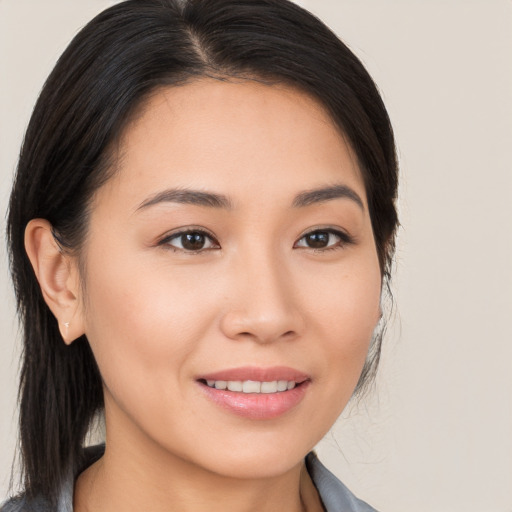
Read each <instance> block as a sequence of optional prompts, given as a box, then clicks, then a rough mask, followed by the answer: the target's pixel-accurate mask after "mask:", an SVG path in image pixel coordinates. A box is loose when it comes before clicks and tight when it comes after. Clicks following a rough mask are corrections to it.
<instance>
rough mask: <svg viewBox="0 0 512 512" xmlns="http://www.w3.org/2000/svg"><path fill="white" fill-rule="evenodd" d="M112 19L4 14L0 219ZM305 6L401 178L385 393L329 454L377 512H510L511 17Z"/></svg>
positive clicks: (7, 449)
mask: <svg viewBox="0 0 512 512" xmlns="http://www.w3.org/2000/svg"><path fill="white" fill-rule="evenodd" d="M113 3H115V2H112V1H106V0H87V1H86V2H85V1H83V2H82V1H76V0H75V1H70V0H46V1H44V2H42V1H40V0H0V210H1V211H2V212H5V209H6V206H7V198H8V194H9V189H10V184H11V179H12V174H13V171H14V168H15V163H16V157H17V153H18V150H19V146H20V144H21V140H22V137H23V132H24V129H25V127H26V124H27V122H28V119H29V116H30V112H31V109H32V107H33V104H34V102H35V99H36V96H37V94H38V92H39V90H40V88H41V86H42V84H43V82H44V79H45V78H46V76H47V75H48V73H49V72H50V70H51V68H52V66H53V64H54V62H55V60H56V59H57V58H58V56H59V55H60V53H61V52H62V51H63V50H64V48H65V46H66V45H67V43H68V42H69V41H70V39H71V38H72V37H73V35H74V34H75V33H76V32H77V31H78V29H79V28H80V27H81V26H83V25H84V23H85V22H87V21H88V20H89V19H90V18H91V17H92V16H93V15H94V14H96V13H97V12H99V11H100V10H101V9H103V8H104V7H106V6H108V5H111V4H113ZM298 3H300V4H301V5H303V6H305V7H306V8H308V9H310V10H312V11H313V12H314V13H316V14H317V15H318V16H319V17H320V18H321V19H323V20H324V21H326V22H327V24H328V25H329V26H330V27H331V28H333V29H334V30H335V31H336V32H337V33H338V34H339V35H340V36H341V38H342V39H343V40H344V41H345V42H346V43H347V44H348V45H349V46H350V47H351V48H352V50H353V51H354V52H355V53H356V54H357V55H358V56H359V57H360V58H361V59H362V60H363V62H364V63H365V65H366V66H367V68H368V69H369V71H370V73H371V74H372V75H373V77H374V79H375V81H376V82H377V84H378V85H379V87H380V90H381V91H382V94H383V96H384V100H385V102H386V104H387V107H388V110H389V112H390V115H391V118H392V122H393V124H394V127H395V132H396V137H397V142H398V148H399V155H400V161H401V173H402V183H401V193H400V201H399V210H400V216H401V222H402V228H401V231H400V236H399V246H398V251H397V258H396V260H397V263H396V276H395V280H394V296H395V302H396V313H395V320H394V322H393V323H392V324H391V325H390V326H389V333H388V334H389V335H388V337H387V339H386V344H385V346H384V352H383V361H382V366H381V369H380V373H379V377H378V381H377V387H376V390H375V391H374V392H373V394H372V395H371V396H370V397H369V398H367V399H366V400H365V401H363V402H361V403H359V404H356V405H354V406H352V407H349V408H348V410H347V411H346V412H345V413H344V414H343V415H342V418H341V419H340V420H339V421H338V424H337V426H336V427H335V428H334V429H333V432H332V434H330V435H329V436H328V437H327V438H326V440H324V441H323V442H322V443H321V444H320V445H319V447H318V451H319V454H320V456H321V458H322V459H323V461H324V462H325V463H326V464H327V465H328V466H329V467H330V468H331V469H332V471H333V472H335V473H336V474H337V475H338V476H339V477H340V478H342V480H343V481H344V482H345V483H346V484H347V485H348V486H349V487H350V488H351V489H352V490H353V491H354V492H355V493H356V494H358V495H360V496H361V497H363V498H364V499H365V500H366V501H368V502H369V503H371V504H372V505H373V506H375V507H376V508H378V509H379V510H382V511H383V512H385V511H390V512H391V511H393V512H410V511H415V512H443V511H450V512H459V511H460V512H511V511H512V364H511V361H512V336H511V327H510V325H511V319H512V200H511V195H512V149H511V148H512V2H510V1H509V0H429V1H428V2H427V1H420V0H302V1H300V2H298ZM0 227H1V229H2V232H4V230H5V220H4V214H3V213H2V215H1V217H0ZM0 255H1V258H0V284H1V287H0V290H1V291H0V326H1V327H0V328H1V332H2V336H1V340H0V354H1V355H0V390H1V391H0V411H1V414H0V439H1V444H0V499H1V496H5V495H6V493H7V488H8V484H9V472H10V466H11V462H12V457H13V453H14V446H15V439H16V437H15V434H16V433H15V430H16V428H15V412H14V409H15V395H16V375H17V368H18V362H17V361H18V351H19V347H18V346H17V344H16V342H15V339H16V330H17V327H16V321H15V317H14V306H13V295H12V291H11V285H10V282H9V279H8V272H7V262H6V256H5V248H4V245H1V246H0Z"/></svg>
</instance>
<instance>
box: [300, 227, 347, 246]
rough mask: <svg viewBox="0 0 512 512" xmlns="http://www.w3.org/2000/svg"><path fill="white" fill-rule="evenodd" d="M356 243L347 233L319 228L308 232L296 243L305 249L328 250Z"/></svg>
mask: <svg viewBox="0 0 512 512" xmlns="http://www.w3.org/2000/svg"><path fill="white" fill-rule="evenodd" d="M352 243H354V239H353V238H352V237H351V236H349V235H348V234H347V233H343V232H342V231H338V230H335V229H317V230H315V231H310V232H309V233H306V234H305V235H304V236H303V237H302V238H300V239H299V240H298V241H297V242H296V243H295V245H294V247H300V248H305V249H316V250H323V249H325V250H328V249H336V248H341V247H343V246H345V245H347V244H352Z"/></svg>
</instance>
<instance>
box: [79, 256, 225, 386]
mask: <svg viewBox="0 0 512 512" xmlns="http://www.w3.org/2000/svg"><path fill="white" fill-rule="evenodd" d="M91 266H92V265H91ZM89 275H90V278H89V279H88V282H87V308H86V312H87V314H86V334H87V337H88V339H89V342H90V344H91V347H92V350H93V352H94V354H95V357H96V360H97V361H98V365H99V367H100V371H101V373H102V376H103V379H104V381H105V384H106V385H107V387H109V389H111V391H112V390H113V389H124V388H125V387H126V385H128V386H129V387H130V386H131V384H130V383H133V382H139V383H144V386H148V387H153V386H154V387H155V389H158V387H159V386H161V385H162V382H160V379H161V378H162V379H163V378H165V379H167V380H168V379H169V378H170V376H171V377H172V378H175V379H180V377H181V372H183V371H185V370H186V367H185V366H184V365H185V362H186V361H187V359H188V357H189V356H190V354H191V353H193V352H194V351H195V350H197V349H198V348H199V347H200V345H201V342H202V339H203V338H204V336H205V333H206V332H207V330H208V329H209V328H211V324H212V323H213V320H212V317H213V316H214V315H215V313H214V307H215V301H216V297H215V294H214V293H213V291H209V290H211V288H212V287H205V286H203V287H202V288H199V286H200V284H201V279H200V276H196V277H194V276H193V275H192V274H191V273H188V274H187V273H186V272H179V271H178V272H177V271H176V270H174V271H173V272H170V271H169V269H166V268H159V267H158V266H151V265H147V264H146V265H140V264H137V263H136V262H122V261H118V262H117V264H115V265H102V266H101V268H97V269H96V271H94V272H89ZM203 284H204V283H203ZM149 377H151V378H149ZM125 380H126V381H129V382H128V383H127V382H125ZM167 385H168V384H167ZM141 387H142V386H141Z"/></svg>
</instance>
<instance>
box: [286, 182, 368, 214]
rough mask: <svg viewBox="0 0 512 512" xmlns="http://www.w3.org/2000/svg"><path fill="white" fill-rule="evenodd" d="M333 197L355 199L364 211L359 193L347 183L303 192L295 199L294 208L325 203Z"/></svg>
mask: <svg viewBox="0 0 512 512" xmlns="http://www.w3.org/2000/svg"><path fill="white" fill-rule="evenodd" d="M333 199H350V200H352V201H354V202H355V203H356V204H357V205H358V206H359V207H360V208H361V210H363V211H364V205H363V201H362V199H361V198H360V197H359V194H357V192H356V191H355V190H353V189H351V188H350V187H347V186H346V185H332V186H329V187H321V188H315V189H311V190H306V191H305V192H301V193H300V194H298V195H297V196H295V199H294V200H293V207H294V208H303V207H305V206H310V205H312V204H317V203H324V202H326V201H331V200H333Z"/></svg>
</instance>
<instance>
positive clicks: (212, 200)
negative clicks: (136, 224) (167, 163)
mask: <svg viewBox="0 0 512 512" xmlns="http://www.w3.org/2000/svg"><path fill="white" fill-rule="evenodd" d="M158 203H181V204H194V205H197V206H206V207H209V208H224V209H231V208H232V207H233V204H232V203H231V201H230V199H229V198H228V197H226V196H224V195H222V194H215V193H213V192H202V191H200V190H190V189H176V188H173V189H169V190H164V191H163V192H159V193H158V194H155V195H154V196H152V197H150V198H149V199H146V200H145V201H143V202H142V203H141V204H140V206H139V207H138V208H137V210H142V209H144V208H148V207H149V206H153V205H155V204H158Z"/></svg>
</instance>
